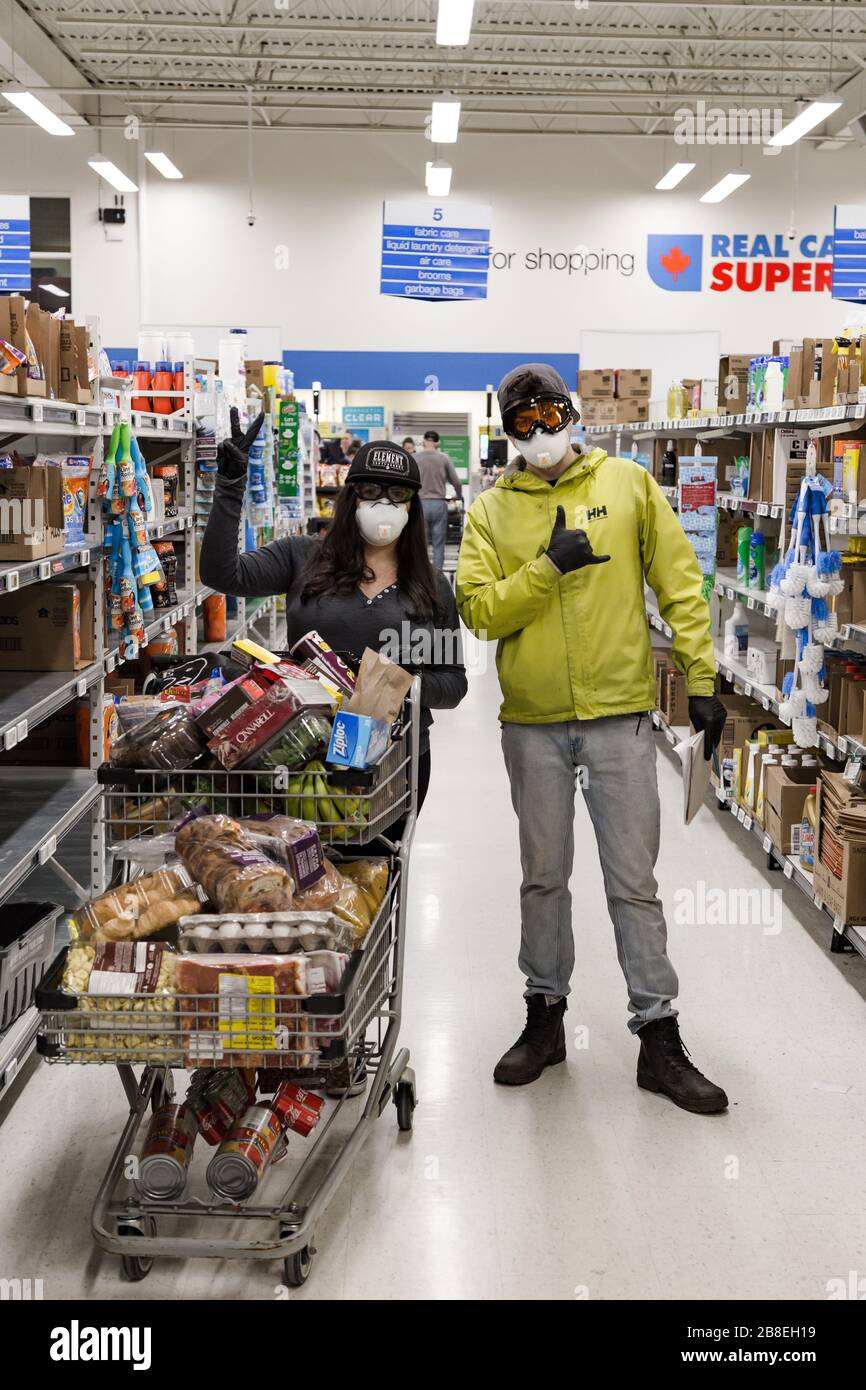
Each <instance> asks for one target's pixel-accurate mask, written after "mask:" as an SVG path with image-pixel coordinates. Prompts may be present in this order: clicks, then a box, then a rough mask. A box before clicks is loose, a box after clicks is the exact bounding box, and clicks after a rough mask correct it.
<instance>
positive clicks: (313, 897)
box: [292, 857, 343, 912]
mask: <svg viewBox="0 0 866 1390" xmlns="http://www.w3.org/2000/svg"><path fill="white" fill-rule="evenodd" d="M342 886H343V877H342V875H341V873H340V871H339V869H337V868H336V867H335V865H333V864H332V863H331V861H330V859H328V858H327V857H326V858H325V872H324V873H323V874H322V877H321V878H320V879H317V880H316V882H315V883H314V884H313V886H312V887H311V888H307V889H305V890H303V891H300V890H298V889H295V895H294V898H293V899H292V908H293V909H294V911H295V912H327V911H328V909H329V908H332V907H333V906H334V904H335V902H336V901H337V899H338V898H339V896H340V890H341V888H342Z"/></svg>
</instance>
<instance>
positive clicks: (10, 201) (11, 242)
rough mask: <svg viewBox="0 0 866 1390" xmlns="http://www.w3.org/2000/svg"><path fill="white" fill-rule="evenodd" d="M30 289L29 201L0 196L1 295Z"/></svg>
mask: <svg viewBox="0 0 866 1390" xmlns="http://www.w3.org/2000/svg"><path fill="white" fill-rule="evenodd" d="M29 289H30V199H29V198H27V197H24V196H23V195H21V196H19V195H18V194H10V193H0V293H5V294H17V293H18V292H19V291H20V290H29Z"/></svg>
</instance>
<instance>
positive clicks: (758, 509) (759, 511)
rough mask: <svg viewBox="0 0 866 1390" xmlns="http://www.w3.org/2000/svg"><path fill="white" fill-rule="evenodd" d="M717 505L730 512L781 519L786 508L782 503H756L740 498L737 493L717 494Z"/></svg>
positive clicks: (749, 498) (750, 499)
mask: <svg viewBox="0 0 866 1390" xmlns="http://www.w3.org/2000/svg"><path fill="white" fill-rule="evenodd" d="M716 503H717V504H718V506H720V507H722V508H724V509H725V510H727V511H729V512H745V513H746V514H747V515H751V516H768V517H771V518H773V519H778V518H780V517H781V516H782V515H783V514H784V512H785V508H784V507H783V506H782V504H781V503H780V502H756V501H755V500H754V498H752V497H740V496H739V494H738V493H736V492H717V493H716Z"/></svg>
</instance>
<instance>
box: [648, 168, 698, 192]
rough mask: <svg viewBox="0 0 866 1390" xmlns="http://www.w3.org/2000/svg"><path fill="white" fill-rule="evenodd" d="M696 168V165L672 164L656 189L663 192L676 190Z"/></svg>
mask: <svg viewBox="0 0 866 1390" xmlns="http://www.w3.org/2000/svg"><path fill="white" fill-rule="evenodd" d="M694 168H695V165H694V164H672V165H671V167H670V169H668V171H667V173H666V174H663V175H662V177H661V178H660V179H659V181H658V183H657V184H656V188H659V189H661V190H662V191H664V190H666V189H668V188H676V186H677V184H678V183H682V181H683V179H684V178H685V177H686V174H690V173H691V172H692V170H693V169H694Z"/></svg>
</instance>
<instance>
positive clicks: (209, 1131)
mask: <svg viewBox="0 0 866 1390" xmlns="http://www.w3.org/2000/svg"><path fill="white" fill-rule="evenodd" d="M255 1098H256V1079H255V1072H254V1071H247V1070H244V1069H242V1068H240V1067H238V1068H234V1069H228V1068H221V1069H220V1068H214V1067H206V1068H201V1069H199V1070H198V1071H194V1072H193V1074H192V1078H191V1080H190V1083H189V1090H188V1091H187V1093H186V1104H187V1107H188V1109H189V1110H190V1112H191V1113H192V1115H193V1117H194V1119H195V1123H196V1126H197V1128H198V1132H199V1134H200V1135H201V1137H202V1139H204V1141H205V1143H206V1144H211V1145H213V1144H221V1143H222V1141H223V1139H225V1137H226V1135H227V1134H228V1133H229V1131H230V1130H231V1127H232V1125H233V1124H234V1123H235V1121H236V1120H237V1118H238V1116H240V1115H242V1114H243V1112H244V1111H245V1110H246V1109H248V1107H249V1106H250V1105H252V1104H253V1102H254V1101H255Z"/></svg>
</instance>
